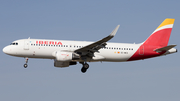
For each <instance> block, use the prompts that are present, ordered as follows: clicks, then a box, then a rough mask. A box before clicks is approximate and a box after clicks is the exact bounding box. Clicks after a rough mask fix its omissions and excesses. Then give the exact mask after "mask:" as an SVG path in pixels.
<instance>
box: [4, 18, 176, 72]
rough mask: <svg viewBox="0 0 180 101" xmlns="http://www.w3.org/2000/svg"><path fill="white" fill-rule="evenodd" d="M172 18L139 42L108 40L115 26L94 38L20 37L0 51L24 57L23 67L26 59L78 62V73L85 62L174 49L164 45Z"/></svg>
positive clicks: (139, 56)
mask: <svg viewBox="0 0 180 101" xmlns="http://www.w3.org/2000/svg"><path fill="white" fill-rule="evenodd" d="M174 20H175V19H172V18H167V19H165V20H164V21H163V22H162V23H161V24H160V25H159V27H157V29H156V30H155V31H154V32H153V33H152V34H151V35H150V36H149V38H147V39H146V40H145V41H144V42H142V43H139V44H128V43H108V41H109V40H110V39H112V38H113V37H114V36H115V34H116V32H117V30H118V28H119V26H120V25H118V26H117V27H116V28H115V29H114V30H113V31H112V32H111V34H110V35H109V36H107V37H105V38H103V39H101V40H99V41H96V42H86V41H67V40H47V39H30V38H28V39H20V40H16V41H13V42H12V43H11V44H10V45H8V46H6V47H4V48H3V52H4V53H6V54H8V55H11V56H16V57H24V58H25V64H24V67H25V68H27V66H28V65H27V63H28V59H29V58H43V59H53V60H54V66H55V67H60V68H63V67H69V66H71V65H76V64H77V62H79V63H80V64H82V69H81V71H82V73H85V72H86V71H87V69H88V68H89V65H88V63H87V62H97V61H109V62H125V61H135V60H142V59H147V58H153V57H158V56H162V55H167V54H171V53H175V52H177V49H175V48H174V47H175V46H176V45H168V41H169V38H170V34H171V30H172V28H173V24H174Z"/></svg>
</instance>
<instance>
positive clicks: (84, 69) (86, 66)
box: [80, 62, 89, 73]
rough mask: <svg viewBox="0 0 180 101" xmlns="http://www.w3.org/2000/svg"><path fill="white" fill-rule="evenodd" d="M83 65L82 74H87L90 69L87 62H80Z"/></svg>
mask: <svg viewBox="0 0 180 101" xmlns="http://www.w3.org/2000/svg"><path fill="white" fill-rule="evenodd" d="M80 63H81V64H82V65H83V67H82V68H81V72H82V73H85V72H86V71H87V69H88V68H89V65H88V64H87V63H86V62H85V63H84V62H80Z"/></svg>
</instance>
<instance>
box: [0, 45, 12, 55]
mask: <svg viewBox="0 0 180 101" xmlns="http://www.w3.org/2000/svg"><path fill="white" fill-rule="evenodd" d="M2 51H3V52H4V53H6V54H8V55H12V53H13V52H12V50H11V47H10V46H6V47H4V48H3V50H2Z"/></svg>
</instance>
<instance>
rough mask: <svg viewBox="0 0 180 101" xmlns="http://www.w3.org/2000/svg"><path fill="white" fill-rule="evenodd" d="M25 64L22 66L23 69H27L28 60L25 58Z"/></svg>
mask: <svg viewBox="0 0 180 101" xmlns="http://www.w3.org/2000/svg"><path fill="white" fill-rule="evenodd" d="M25 62H26V63H25V64H24V68H27V66H28V65H27V63H28V58H26V60H25Z"/></svg>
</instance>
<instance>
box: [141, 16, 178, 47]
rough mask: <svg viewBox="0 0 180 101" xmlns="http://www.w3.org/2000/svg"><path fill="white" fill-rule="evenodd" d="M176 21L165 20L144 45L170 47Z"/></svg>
mask: <svg viewBox="0 0 180 101" xmlns="http://www.w3.org/2000/svg"><path fill="white" fill-rule="evenodd" d="M174 20H175V19H172V18H167V19H165V20H164V21H163V22H162V23H161V24H160V25H159V27H157V29H156V30H155V31H154V32H153V33H152V34H151V36H149V38H148V39H147V40H146V41H145V42H144V43H143V45H149V46H159V47H164V46H167V45H168V41H169V38H170V35H171V30H172V28H173V24H174Z"/></svg>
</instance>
